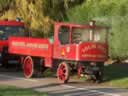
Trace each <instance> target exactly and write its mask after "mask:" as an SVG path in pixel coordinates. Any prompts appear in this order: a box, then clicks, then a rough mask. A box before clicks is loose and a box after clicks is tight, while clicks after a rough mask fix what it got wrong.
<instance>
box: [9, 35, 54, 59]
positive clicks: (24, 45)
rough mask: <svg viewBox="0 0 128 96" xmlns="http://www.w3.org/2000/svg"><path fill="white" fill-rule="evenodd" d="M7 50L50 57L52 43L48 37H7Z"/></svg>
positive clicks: (14, 52)
mask: <svg viewBox="0 0 128 96" xmlns="http://www.w3.org/2000/svg"><path fill="white" fill-rule="evenodd" d="M9 52H10V53H13V54H21V55H29V56H38V57H51V56H52V45H51V44H50V42H49V41H48V39H39V38H27V37H9Z"/></svg>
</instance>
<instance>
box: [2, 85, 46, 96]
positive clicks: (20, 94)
mask: <svg viewBox="0 0 128 96" xmlns="http://www.w3.org/2000/svg"><path fill="white" fill-rule="evenodd" d="M0 96H47V94H46V93H40V92H36V91H33V90H31V89H21V88H16V87H12V86H4V85H2V86H1V85H0Z"/></svg>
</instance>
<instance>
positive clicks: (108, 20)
mask: <svg viewBox="0 0 128 96" xmlns="http://www.w3.org/2000/svg"><path fill="white" fill-rule="evenodd" d="M127 3H128V0H118V2H117V0H97V1H95V0H86V1H85V2H84V3H82V5H78V6H76V7H74V8H72V9H70V10H68V12H67V14H68V21H69V22H74V23H83V24H84V23H85V22H87V21H89V20H91V19H93V20H96V21H97V22H98V23H99V24H100V25H107V26H109V27H110V28H111V29H110V32H109V46H110V47H109V54H110V56H111V57H113V58H117V57H121V58H126V57H128V44H127V42H128V38H127V36H128V32H127V28H128V19H127V17H128V6H127Z"/></svg>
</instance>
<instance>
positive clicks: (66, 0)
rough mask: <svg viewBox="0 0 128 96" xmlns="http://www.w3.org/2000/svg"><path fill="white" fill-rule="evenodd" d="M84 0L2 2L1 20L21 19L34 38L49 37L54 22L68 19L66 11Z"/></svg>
mask: <svg viewBox="0 0 128 96" xmlns="http://www.w3.org/2000/svg"><path fill="white" fill-rule="evenodd" d="M82 1H84V0H77V1H74V0H0V8H1V6H2V8H7V9H8V10H3V9H1V10H3V11H2V12H1V15H2V16H1V18H2V19H3V18H8V19H15V18H16V17H20V18H22V19H23V21H24V22H25V24H26V26H27V28H29V31H32V33H33V34H32V35H33V36H36V37H37V36H39V37H47V36H49V34H50V32H53V31H51V28H52V25H53V23H54V21H62V20H64V18H66V14H65V13H66V10H67V9H68V8H69V6H70V7H73V6H75V5H77V4H80V3H81V2H82Z"/></svg>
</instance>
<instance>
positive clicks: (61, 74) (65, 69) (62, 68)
mask: <svg viewBox="0 0 128 96" xmlns="http://www.w3.org/2000/svg"><path fill="white" fill-rule="evenodd" d="M69 76H70V68H69V65H68V64H67V63H66V62H62V63H60V64H59V66H58V68H57V78H58V80H59V81H60V82H61V83H67V82H68V80H69Z"/></svg>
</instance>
